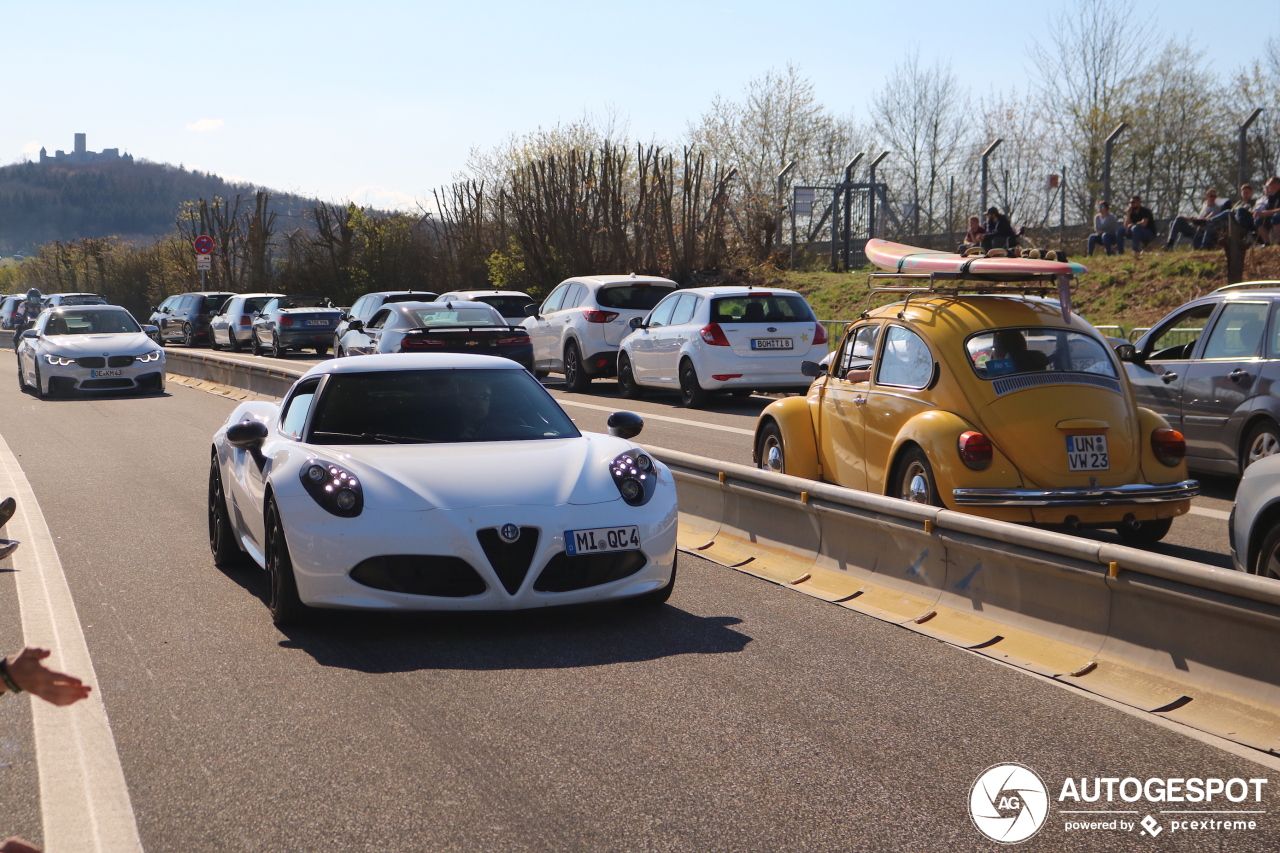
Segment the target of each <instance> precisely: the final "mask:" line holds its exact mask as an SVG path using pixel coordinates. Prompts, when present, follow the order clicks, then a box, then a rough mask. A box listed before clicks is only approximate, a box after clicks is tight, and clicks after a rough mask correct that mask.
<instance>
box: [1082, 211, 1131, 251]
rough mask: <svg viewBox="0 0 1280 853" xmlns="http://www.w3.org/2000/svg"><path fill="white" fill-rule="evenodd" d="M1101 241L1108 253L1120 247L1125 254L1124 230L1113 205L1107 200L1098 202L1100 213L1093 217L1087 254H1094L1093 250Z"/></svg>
mask: <svg viewBox="0 0 1280 853" xmlns="http://www.w3.org/2000/svg"><path fill="white" fill-rule="evenodd" d="M1099 243H1101V244H1102V248H1103V250H1104V251H1106V253H1107V254H1108V255H1110V254H1114V253H1115V252H1116V250H1117V249H1118V250H1119V252H1120V254H1122V255H1123V254H1124V231H1123V230H1122V229H1121V228H1120V220H1118V219H1116V215H1115V214H1114V213H1112V212H1111V205H1110V204H1109V203H1107V202H1105V201H1100V202H1098V214H1097V215H1096V216H1094V217H1093V233H1092V234H1090V235H1089V248H1088V249H1087V250H1086V251H1085V254H1086V255H1087V256H1090V257H1092V256H1093V250H1094V248H1096V247H1097V245H1098V244H1099Z"/></svg>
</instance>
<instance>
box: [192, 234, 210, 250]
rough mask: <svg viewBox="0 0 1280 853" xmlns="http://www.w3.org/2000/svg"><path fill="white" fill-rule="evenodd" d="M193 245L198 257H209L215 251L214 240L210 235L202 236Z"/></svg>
mask: <svg viewBox="0 0 1280 853" xmlns="http://www.w3.org/2000/svg"><path fill="white" fill-rule="evenodd" d="M191 245H192V246H194V247H195V250H196V254H197V255H207V254H209V253H211V252H212V251H213V238H212V237H210V236H209V235H208V234H201V235H200V236H199V237H197V238H196V239H195V240H194V241H193V242H192V244H191Z"/></svg>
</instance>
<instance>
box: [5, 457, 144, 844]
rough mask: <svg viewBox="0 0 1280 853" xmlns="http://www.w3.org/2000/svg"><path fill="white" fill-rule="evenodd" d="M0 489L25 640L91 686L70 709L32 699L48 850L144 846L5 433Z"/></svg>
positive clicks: (40, 519)
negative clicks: (6, 498)
mask: <svg viewBox="0 0 1280 853" xmlns="http://www.w3.org/2000/svg"><path fill="white" fill-rule="evenodd" d="M0 495H12V496H13V497H14V499H16V500H17V502H18V511H17V512H16V513H15V514H14V516H13V518H12V519H10V520H9V524H8V525H7V527H6V531H7V536H8V538H11V539H17V540H19V541H21V542H22V546H21V547H20V548H18V550H17V551H15V552H14V554H13V557H12V558H11V559H12V560H13V563H14V567H15V568H16V569H17V572H16V573H15V576H14V577H15V580H16V582H17V588H18V604H19V607H20V608H21V611H22V636H23V639H24V641H25V642H26V644H27V645H28V646H40V647H43V648H46V649H49V650H50V651H52V652H53V655H52V656H51V657H50V658H49V660H48V664H49V666H50V667H52V668H53V669H56V670H60V671H62V672H67V673H70V674H72V675H75V676H77V677H78V678H81V679H83V680H84V681H85V683H87V684H91V685H93V687H94V690H93V692H92V693H90V694H89V698H88V699H85V700H83V701H81V702H77V703H76V704H74V705H72V706H70V707H68V708H57V707H55V706H53V705H50V704H49V703H48V702H45V701H44V700H43V699H36V698H34V697H33V698H32V699H31V717H32V724H33V728H34V730H35V747H36V764H37V766H38V767H39V771H40V810H41V813H42V815H43V818H44V821H43V823H44V849H45V851H46V853H87V851H93V853H134V851H136V853H141V851H142V841H141V839H140V838H139V837H138V824H137V820H136V819H135V818H134V815H133V804H132V802H131V801H130V799H129V789H128V787H127V786H126V784H125V781H124V771H123V770H122V769H121V767H120V756H119V754H118V753H117V752H116V741H115V737H114V736H113V735H112V734H111V723H110V722H109V721H108V720H107V709H106V706H104V705H103V704H102V693H101V688H100V687H99V686H98V677H97V674H96V673H95V672H94V669H93V661H92V660H91V659H90V658H89V647H88V645H87V644H86V643H85V639H84V632H83V631H82V630H81V629H80V618H79V616H78V615H77V614H76V606H75V602H74V601H73V600H72V598H71V588H70V587H68V586H67V578H66V575H65V574H63V571H62V561H61V560H59V559H58V551H57V548H55V547H54V544H53V537H52V536H51V535H50V534H49V527H48V525H46V524H45V521H44V515H43V514H42V513H41V512H40V505H39V504H38V503H37V502H36V496H35V492H33V491H32V490H31V484H30V483H28V482H27V477H26V475H25V474H24V473H23V472H22V468H21V466H20V465H19V464H18V460H17V458H16V457H15V456H14V455H13V451H11V450H10V449H9V445H8V444H7V443H6V442H5V440H4V438H3V437H0ZM9 701H13V700H12V699H10V700H9Z"/></svg>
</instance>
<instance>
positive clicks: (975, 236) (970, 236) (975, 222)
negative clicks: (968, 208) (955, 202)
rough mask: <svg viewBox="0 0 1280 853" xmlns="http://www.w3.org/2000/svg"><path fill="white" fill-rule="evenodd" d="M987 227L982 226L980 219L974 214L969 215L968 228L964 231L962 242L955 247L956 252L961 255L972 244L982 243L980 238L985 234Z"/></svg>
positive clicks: (972, 245) (970, 247)
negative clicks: (957, 247)
mask: <svg viewBox="0 0 1280 853" xmlns="http://www.w3.org/2000/svg"><path fill="white" fill-rule="evenodd" d="M986 233H987V229H985V228H983V227H982V220H980V219H978V217H976V216H970V217H969V230H968V231H966V232H964V242H962V243H961V244H960V248H959V249H956V254H959V255H963V254H964V253H965V252H967V251H969V250H970V249H972V248H973V247H974V246H978V245H981V244H982V238H983V236H984V235H986Z"/></svg>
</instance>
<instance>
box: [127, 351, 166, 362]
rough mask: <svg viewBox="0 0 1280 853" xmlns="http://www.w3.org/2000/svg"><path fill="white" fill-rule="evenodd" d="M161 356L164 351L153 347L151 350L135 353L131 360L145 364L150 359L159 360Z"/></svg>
mask: <svg viewBox="0 0 1280 853" xmlns="http://www.w3.org/2000/svg"><path fill="white" fill-rule="evenodd" d="M162 358H164V352H163V351H162V350H158V349H153V350H151V352H144V353H143V354H142V355H135V356H134V357H133V360H134V361H135V362H137V363H138V364H147V363H149V362H152V361H159V360H160V359H162Z"/></svg>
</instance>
